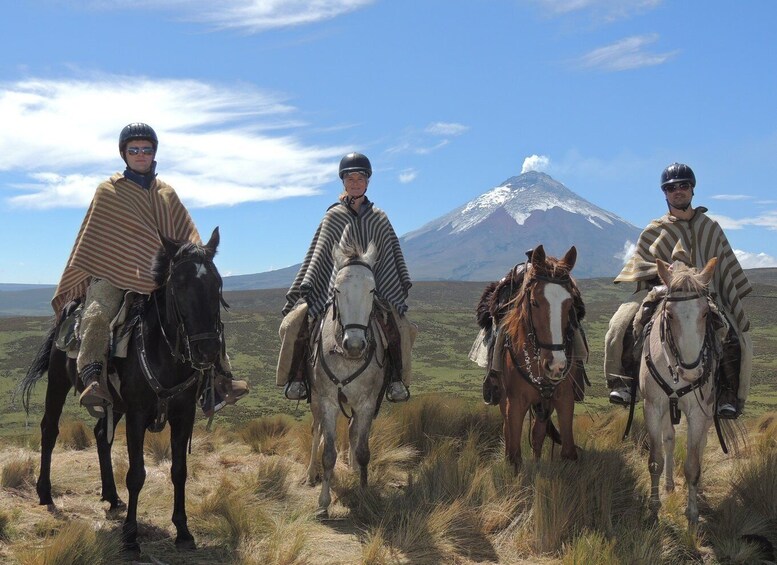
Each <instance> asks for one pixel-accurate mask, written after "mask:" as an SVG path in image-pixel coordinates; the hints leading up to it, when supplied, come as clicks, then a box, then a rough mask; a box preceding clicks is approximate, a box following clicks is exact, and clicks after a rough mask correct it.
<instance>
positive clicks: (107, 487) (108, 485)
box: [94, 412, 127, 510]
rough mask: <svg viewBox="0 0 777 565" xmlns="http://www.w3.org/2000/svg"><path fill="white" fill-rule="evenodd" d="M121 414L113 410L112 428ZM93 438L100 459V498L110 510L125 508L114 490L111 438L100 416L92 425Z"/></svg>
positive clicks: (104, 421)
mask: <svg viewBox="0 0 777 565" xmlns="http://www.w3.org/2000/svg"><path fill="white" fill-rule="evenodd" d="M121 417H122V414H121V413H119V412H114V414H113V428H114V429H116V425H117V424H118V423H119V420H121ZM94 438H95V440H96V442H97V457H98V459H99V460H100V479H101V480H102V496H101V498H100V500H105V501H106V502H109V503H110V505H111V510H119V509H122V508H126V506H127V505H126V504H124V501H123V500H122V499H121V498H119V493H118V492H116V481H115V479H114V478H113V462H112V461H111V449H112V447H113V438H111V440H110V441H108V426H107V420H106V418H100V419H99V420H97V423H96V424H95V426H94Z"/></svg>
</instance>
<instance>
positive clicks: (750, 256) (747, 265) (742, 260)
mask: <svg viewBox="0 0 777 565" xmlns="http://www.w3.org/2000/svg"><path fill="white" fill-rule="evenodd" d="M734 255H736V256H737V259H738V260H739V264H740V265H742V268H743V269H760V268H765V267H777V258H774V257H772V256H771V255H767V254H766V253H750V252H749V251H742V250H741V249H734Z"/></svg>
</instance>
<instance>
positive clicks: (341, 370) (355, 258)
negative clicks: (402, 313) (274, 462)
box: [308, 242, 386, 518]
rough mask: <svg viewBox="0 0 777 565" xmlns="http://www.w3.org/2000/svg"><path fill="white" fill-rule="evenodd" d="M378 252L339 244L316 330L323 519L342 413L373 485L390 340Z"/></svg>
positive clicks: (313, 460) (315, 462) (311, 471)
mask: <svg viewBox="0 0 777 565" xmlns="http://www.w3.org/2000/svg"><path fill="white" fill-rule="evenodd" d="M376 255H377V249H376V247H375V246H374V245H373V244H372V243H370V245H369V247H368V248H367V251H366V252H362V250H361V249H359V248H358V246H355V245H352V244H347V243H344V242H341V243H340V244H339V245H338V246H336V247H335V249H334V261H335V271H336V273H335V278H334V285H333V288H332V295H331V298H330V301H329V305H328V307H327V309H326V311H325V312H324V314H323V315H322V316H321V319H320V321H319V327H318V328H317V330H316V331H314V334H313V335H314V340H316V343H315V344H314V346H313V348H312V351H313V352H314V353H313V356H312V359H311V360H310V363H311V370H310V374H311V401H310V406H311V410H312V412H313V445H312V449H311V452H310V464H309V466H308V484H309V485H314V484H315V483H316V481H317V479H318V478H319V473H318V470H319V463H321V466H322V467H323V476H322V477H321V493H320V495H319V497H318V510H317V513H316V514H317V516H318V517H320V518H326V517H327V516H328V508H329V504H330V502H331V495H330V483H331V480H332V474H333V472H334V468H335V462H336V461H337V450H336V448H335V439H336V433H337V430H336V426H337V417H338V414H339V413H343V414H344V415H345V416H346V417H347V418H348V420H349V427H348V435H349V443H350V457H349V463H350V465H351V466H352V467H353V466H354V465H356V466H358V470H359V478H360V484H361V486H362V487H365V486H366V485H367V465H368V463H369V462H370V446H369V434H370V427H371V426H372V420H373V419H374V417H375V415H376V414H377V410H378V408H379V407H380V398H381V396H382V394H383V390H384V389H385V379H384V364H385V360H386V354H385V344H384V338H383V337H382V334H381V331H380V329H379V325H378V321H377V319H376V318H377V316H380V315H383V312H380V306H379V304H378V302H377V301H376V300H375V295H374V292H375V277H374V275H373V266H374V264H375V260H376ZM322 443H323V452H322V451H321V444H322ZM319 459H320V461H319Z"/></svg>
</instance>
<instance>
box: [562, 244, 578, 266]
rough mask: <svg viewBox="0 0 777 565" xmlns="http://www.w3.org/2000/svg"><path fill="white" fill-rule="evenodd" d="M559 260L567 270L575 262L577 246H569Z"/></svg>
mask: <svg viewBox="0 0 777 565" xmlns="http://www.w3.org/2000/svg"><path fill="white" fill-rule="evenodd" d="M561 262H562V263H563V264H564V266H565V267H566V269H567V272H569V271H571V270H572V269H573V268H574V267H575V263H576V262H577V248H576V247H575V246H574V245H573V246H572V247H570V248H569V251H567V253H566V255H564V257H563V258H562V259H561Z"/></svg>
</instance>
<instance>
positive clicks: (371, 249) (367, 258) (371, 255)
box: [362, 241, 378, 267]
mask: <svg viewBox="0 0 777 565" xmlns="http://www.w3.org/2000/svg"><path fill="white" fill-rule="evenodd" d="M377 258H378V248H377V247H375V244H374V243H373V242H371V241H370V244H369V245H368V246H367V252H366V253H365V254H364V255H362V259H363V260H364V262H365V263H367V264H368V265H369V266H370V267H373V266H374V265H375V261H376V260H377Z"/></svg>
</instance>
